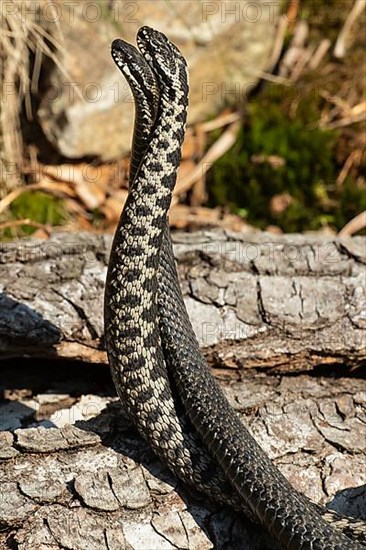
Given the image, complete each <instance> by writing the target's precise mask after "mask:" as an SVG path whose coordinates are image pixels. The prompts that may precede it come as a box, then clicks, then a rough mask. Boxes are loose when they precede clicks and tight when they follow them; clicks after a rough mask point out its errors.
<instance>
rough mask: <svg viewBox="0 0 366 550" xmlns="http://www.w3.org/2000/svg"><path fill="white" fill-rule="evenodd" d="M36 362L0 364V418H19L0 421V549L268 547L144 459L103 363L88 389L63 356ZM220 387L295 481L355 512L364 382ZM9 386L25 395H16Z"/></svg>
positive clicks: (313, 380)
mask: <svg viewBox="0 0 366 550" xmlns="http://www.w3.org/2000/svg"><path fill="white" fill-rule="evenodd" d="M47 363H48V362H46V363H45V365H44V366H43V367H40V366H39V365H38V363H36V362H34V363H33V364H32V365H24V366H23V367H21V366H19V372H16V369H14V366H13V365H12V364H9V365H8V366H7V367H6V368H5V375H6V384H5V386H4V396H5V397H6V398H7V399H6V400H5V401H4V402H3V403H2V404H1V405H0V418H1V419H2V421H3V423H4V422H5V423H6V422H8V424H9V423H10V424H11V423H12V424H13V426H14V417H16V418H17V420H18V427H16V426H15V427H14V429H12V430H7V429H6V425H4V424H3V426H2V428H3V429H5V431H3V432H0V461H1V466H0V483H1V487H2V498H1V500H2V504H1V506H0V527H1V534H0V547H1V548H16V549H18V550H34V548H40V549H41V550H42V549H46V548H47V549H49V548H51V549H55V550H56V549H61V548H68V549H71V550H84V549H88V550H107V549H115V550H117V549H118V550H120V549H124V548H126V549H130V550H131V549H136V550H150V549H151V548H154V550H155V549H156V550H158V549H169V548H172V549H173V548H182V549H187V550H196V549H198V548H199V549H200V550H201V549H203V550H204V549H210V548H215V549H224V548H225V549H227V550H239V549H240V550H273V548H274V546H273V543H272V542H271V541H269V540H268V539H266V538H265V536H263V530H262V529H261V528H258V527H257V526H253V525H251V524H249V523H248V521H247V520H246V519H245V518H244V517H240V515H238V514H236V513H234V512H232V511H231V510H230V509H228V508H225V507H222V506H218V505H216V504H214V503H211V502H209V501H208V499H207V498H205V497H201V496H200V495H198V494H195V493H192V491H188V490H187V489H186V488H185V487H183V485H181V484H180V483H179V482H177V480H176V479H175V478H174V477H173V476H172V475H171V474H170V473H169V471H167V469H166V468H165V466H164V465H163V464H162V463H160V462H159V461H158V459H157V458H155V456H154V455H153V454H152V452H151V451H150V450H149V448H148V446H147V444H146V443H145V442H144V441H143V440H142V439H141V438H140V437H139V436H138V434H136V432H135V431H134V430H133V428H132V427H131V425H130V424H129V422H128V420H127V419H126V418H125V417H124V415H123V411H122V407H121V405H120V404H119V402H118V401H117V400H116V397H115V395H114V394H113V387H112V384H111V382H110V378H109V373H108V369H105V368H104V367H102V366H99V367H94V368H95V369H99V371H100V372H99V374H98V384H97V387H98V388H99V390H100V392H101V394H102V395H103V397H99V396H98V395H97V394H94V393H92V387H91V384H92V380H90V381H89V380H88V377H87V376H86V373H87V372H88V369H89V370H90V367H88V366H83V367H80V366H79V369H80V370H79V371H78V370H77V369H75V366H72V365H70V366H69V367H68V366H67V364H66V365H65V366H64V367H62V368H61V369H60V372H59V373H58V378H57V380H55V378H54V377H53V378H52V377H51V375H50V374H48V379H47V372H46V371H47ZM30 367H32V368H30ZM101 373H102V375H103V377H104V382H103V383H102V378H101ZM51 381H52V382H51ZM65 384H66V385H65ZM103 384H104V385H103ZM222 384H223V388H224V390H225V392H226V394H227V396H228V399H229V401H230V402H231V404H232V405H233V407H234V408H235V409H236V410H237V411H238V412H239V414H240V415H241V417H242V420H243V422H244V423H245V424H246V425H247V426H248V427H249V429H250V431H251V432H252V434H253V435H254V437H255V438H256V439H257V441H258V442H259V443H260V444H261V445H262V447H263V448H264V449H265V450H266V452H267V453H268V454H269V455H270V457H271V458H272V459H273V460H274V462H275V463H276V464H277V466H278V467H279V468H280V469H281V470H282V472H283V473H284V474H285V475H286V477H288V479H289V480H290V482H291V483H292V484H293V485H294V486H295V487H296V488H297V489H299V490H300V491H301V492H304V493H305V494H307V496H308V497H309V498H311V499H312V500H314V501H316V502H320V503H322V504H325V503H327V502H328V503H329V502H330V503H331V507H332V508H334V509H336V510H338V511H341V512H343V513H345V514H348V515H352V516H354V517H359V518H362V517H363V518H365V515H366V507H365V501H366V473H365V472H366V470H365V467H364V466H365V442H366V398H365V383H364V381H363V380H361V379H358V378H355V377H352V378H347V377H343V378H338V379H333V378H330V377H321V376H318V377H314V376H309V375H308V374H300V375H271V376H268V374H265V373H255V371H254V370H252V371H248V372H246V373H244V374H243V379H242V380H241V382H235V381H233V380H231V381H227V382H222ZM51 386H52V387H51ZM17 387H21V388H25V387H27V388H28V389H29V392H28V394H27V395H23V394H22V393H18V396H16V393H14V392H15V390H14V388H17ZM11 388H12V393H10V389H11ZM45 388H48V389H47V390H46V389H45ZM58 392H59V393H58ZM67 392H69V394H70V395H73V396H74V401H73V404H72V405H71V404H70V403H71V402H70V401H67V400H66V399H65V394H66V393H67ZM85 394H89V400H88V401H86V400H85V397H86V396H85ZM15 399H18V403H20V404H21V405H22V408H21V409H17V410H15V409H13V411H10V410H9V409H8V408H6V402H8V403H9V402H13V403H14V402H15ZM47 400H49V401H52V403H53V408H52V412H51V411H50V414H49V415H46V414H45V413H44V410H42V405H43V406H44V405H45V403H46V402H47ZM90 403H94V405H95V407H94V409H93V411H91V409H90ZM37 404H38V406H37ZM78 408H79V410H80V411H81V412H82V415H81V416H80V418H84V420H79V421H77V422H76V425H70V424H68V423H64V421H63V419H64V418H65V414H64V413H65V411H67V412H68V420H69V421H70V419H72V418H75V417H77V414H76V412H75V411H76V410H77V409H78ZM61 412H62V413H63V414H59V413H61ZM30 426H31V427H30Z"/></svg>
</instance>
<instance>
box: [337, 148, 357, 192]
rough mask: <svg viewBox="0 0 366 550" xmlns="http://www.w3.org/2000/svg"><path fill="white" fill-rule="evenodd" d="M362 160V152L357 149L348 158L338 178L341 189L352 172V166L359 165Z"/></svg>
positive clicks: (338, 185)
mask: <svg viewBox="0 0 366 550" xmlns="http://www.w3.org/2000/svg"><path fill="white" fill-rule="evenodd" d="M361 158H362V150H361V149H356V150H355V151H352V153H351V154H350V155H348V157H347V158H346V161H345V163H344V164H343V166H342V169H341V171H340V172H339V174H338V177H337V182H336V183H337V187H341V186H342V185H343V183H344V180H345V179H346V177H347V176H348V174H349V171H350V170H351V168H352V166H353V165H354V164H356V165H359V164H360V162H361Z"/></svg>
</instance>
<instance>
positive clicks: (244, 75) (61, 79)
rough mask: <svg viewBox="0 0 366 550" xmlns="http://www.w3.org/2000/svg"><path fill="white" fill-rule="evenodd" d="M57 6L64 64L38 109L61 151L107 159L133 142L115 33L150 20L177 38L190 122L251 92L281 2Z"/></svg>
mask: <svg viewBox="0 0 366 550" xmlns="http://www.w3.org/2000/svg"><path fill="white" fill-rule="evenodd" d="M43 2H45V0H43ZM45 4H47V3H46V2H45ZM108 4H109V5H110V6H111V7H108ZM45 7H46V6H45ZM47 13H48V12H45V10H43V17H44V18H46V15H47ZM57 14H58V15H59V24H60V28H61V31H62V35H63V36H64V47H63V53H62V55H61V60H60V61H61V65H62V70H61V69H60V67H56V66H54V67H53V69H52V70H51V73H50V75H49V82H48V86H47V87H46V90H45V91H44V93H43V96H42V98H41V101H40V107H39V110H38V118H39V121H40V124H41V127H42V129H43V132H44V134H45V135H46V137H47V139H48V140H49V142H51V144H52V145H53V146H54V147H55V148H56V149H57V151H58V152H59V153H60V154H61V155H63V156H65V157H68V158H80V157H88V156H93V157H99V158H100V159H101V160H103V161H108V160H112V159H115V158H117V157H119V156H121V155H123V154H125V153H126V152H128V150H129V149H130V143H131V128H132V122H133V113H134V106H133V100H132V96H131V93H130V91H129V88H128V86H127V84H126V82H124V80H123V77H122V75H121V74H120V72H119V71H118V70H117V68H116V67H115V65H114V63H113V61H112V59H111V57H110V54H109V49H110V43H111V41H112V40H113V39H114V38H116V37H118V36H120V37H122V38H124V39H125V40H128V41H130V42H132V43H134V42H135V37H136V32H137V30H138V28H139V27H141V26H142V25H145V24H147V25H150V26H152V27H156V28H158V29H159V30H161V31H162V32H164V33H166V34H167V35H168V36H169V38H170V39H171V40H172V41H174V42H175V43H176V44H177V45H178V47H179V48H180V49H181V50H182V52H183V54H184V55H185V56H186V57H187V59H188V64H189V68H190V111H189V122H191V123H192V122H195V121H200V120H204V119H205V118H207V117H208V116H209V115H213V114H215V113H217V112H218V111H219V110H220V109H221V108H222V107H223V106H224V105H226V104H228V103H230V104H234V103H239V102H241V101H242V100H245V98H246V95H247V93H248V91H249V90H250V89H251V88H252V86H253V85H255V84H256V82H257V81H258V77H259V76H260V73H261V71H263V70H264V69H265V68H266V64H267V63H268V60H269V57H270V53H271V48H272V44H273V37H274V32H275V23H276V18H277V8H276V6H275V5H272V3H270V2H266V1H265V0H255V1H253V2H249V3H244V2H227V1H220V0H216V1H214V2H203V3H201V2H192V1H191V2H173V3H171V2H165V1H163V0H160V1H157V2H142V1H137V2H129V1H125V0H120V1H118V2H110V3H107V2H100V3H99V2H89V1H88V0H82V1H79V2H75V3H73V2H66V3H63V2H61V1H60V0H57Z"/></svg>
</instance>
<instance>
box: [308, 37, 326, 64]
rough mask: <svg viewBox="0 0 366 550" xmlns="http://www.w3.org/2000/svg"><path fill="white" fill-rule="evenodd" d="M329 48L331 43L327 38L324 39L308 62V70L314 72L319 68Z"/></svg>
mask: <svg viewBox="0 0 366 550" xmlns="http://www.w3.org/2000/svg"><path fill="white" fill-rule="evenodd" d="M330 46H331V41H330V40H329V38H324V39H323V40H322V41H321V42H320V44H319V46H318V47H317V49H316V51H315V53H314V55H313V57H312V59H310V61H309V69H311V70H314V69H317V68H318V67H319V65H320V62H321V60H322V59H323V57H324V56H325V54H326V53H327V51H328V50H329V48H330Z"/></svg>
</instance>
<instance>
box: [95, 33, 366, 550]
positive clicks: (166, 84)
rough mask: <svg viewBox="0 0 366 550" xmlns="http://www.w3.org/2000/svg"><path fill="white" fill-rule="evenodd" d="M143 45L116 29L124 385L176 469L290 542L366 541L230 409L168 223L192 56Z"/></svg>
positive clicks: (117, 378)
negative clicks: (122, 164) (296, 479)
mask: <svg viewBox="0 0 366 550" xmlns="http://www.w3.org/2000/svg"><path fill="white" fill-rule="evenodd" d="M137 43H138V48H139V50H137V49H136V48H134V46H132V45H130V44H128V43H126V42H124V41H123V40H119V39H118V40H115V41H114V42H113V44H112V57H113V59H114V61H115V63H116V64H117V66H118V67H119V69H120V70H121V71H122V73H123V74H124V76H125V77H126V79H127V81H128V82H129V84H130V87H131V89H132V92H133V95H134V99H135V106H136V116H135V128H134V138H133V147H132V156H131V169H130V189H129V194H128V197H127V201H126V204H125V207H124V209H123V212H122V215H121V218H120V221H119V224H118V227H117V230H116V233H115V237H114V241H113V245H112V250H111V256H110V261H109V268H108V274H107V281H106V290H105V314H104V315H105V336H106V346H107V352H108V359H109V363H110V366H111V372H112V377H113V381H114V384H115V386H116V389H117V392H118V395H119V397H120V399H121V401H122V402H123V405H124V407H125V409H126V411H127V413H128V415H129V416H130V418H131V419H132V421H133V423H134V425H135V426H136V427H137V429H138V430H139V432H140V433H141V434H142V435H143V437H145V439H146V440H147V441H148V442H149V444H150V445H151V447H152V449H153V450H154V451H155V453H156V454H157V455H158V456H159V457H160V458H161V459H162V460H163V461H164V462H165V463H166V464H167V466H168V467H169V468H170V469H171V470H172V471H173V472H174V473H175V474H176V475H177V476H178V477H179V478H180V479H182V480H183V481H185V482H186V483H188V484H190V485H192V486H194V487H196V488H197V489H199V490H201V491H203V492H205V493H206V494H209V495H210V496H211V497H212V498H214V499H216V500H218V501H221V502H226V503H229V504H230V505H231V506H233V507H234V508H236V509H237V510H241V511H243V512H244V513H246V514H247V515H248V516H249V517H250V519H252V520H253V521H255V522H257V523H261V524H262V525H263V526H264V527H265V528H266V529H267V531H268V532H269V533H270V535H271V536H272V537H273V539H274V540H276V541H277V542H278V543H279V545H280V546H281V547H282V548H288V549H308V548H309V549H329V550H330V549H339V550H341V549H342V550H343V549H344V550H347V549H349V550H350V549H357V548H363V546H362V545H361V544H360V543H359V542H356V541H355V540H352V539H353V538H358V539H359V540H362V537H363V536H364V530H363V527H360V525H359V522H352V521H351V520H349V521H348V520H346V519H344V518H339V519H338V520H337V519H336V517H333V515H332V514H329V513H328V512H325V511H323V510H322V509H321V508H320V507H318V506H317V505H315V504H313V503H311V502H310V501H309V500H308V499H307V498H306V497H305V496H304V495H302V494H300V493H298V492H297V491H296V490H295V489H293V488H292V486H291V485H290V484H289V482H288V481H287V480H286V479H285V477H284V476H283V475H282V474H281V473H280V472H279V470H278V469H277V468H276V467H275V466H274V465H273V464H272V462H271V461H270V459H269V458H268V457H267V455H266V454H265V453H264V451H263V450H262V449H261V447H260V446H259V445H258V444H257V443H256V441H255V440H254V439H253V437H252V436H251V435H250V433H249V432H248V431H247V430H246V428H245V427H244V425H243V424H242V423H241V421H240V419H239V417H238V415H237V414H236V412H235V411H234V410H233V409H231V407H230V405H229V404H228V402H227V400H226V398H225V396H224V394H223V392H222V390H221V389H220V387H219V386H218V384H217V383H216V381H215V379H214V378H213V377H212V375H211V374H210V372H209V369H208V366H207V364H206V363H205V360H204V358H203V357H202V355H201V353H200V350H199V346H198V342H197V339H196V337H195V335H194V332H193V329H192V326H191V324H190V321H189V317H188V314H187V311H186V309H185V306H184V302H183V297H182V294H181V291H180V287H179V281H178V275H177V271H176V267H175V262H174V256H173V251H172V244H171V239H170V233H169V228H168V221H167V212H168V209H169V205H170V202H171V196H172V191H173V188H174V185H175V181H176V171H177V168H178V166H179V163H180V155H181V145H182V141H183V138H184V132H185V122H186V116H187V106H188V75H187V66H186V62H185V60H184V58H183V56H182V55H181V54H180V52H179V50H178V49H177V48H176V47H175V46H174V45H173V44H172V43H171V42H170V41H169V40H168V39H167V38H166V37H165V36H164V35H163V34H162V33H160V32H158V31H156V30H154V29H151V28H149V27H142V28H141V29H140V30H139V32H138V35H137ZM329 521H331V523H328V522H329ZM334 526H336V527H334ZM342 530H343V531H344V532H342ZM345 533H346V534H345ZM349 537H351V538H349Z"/></svg>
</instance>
